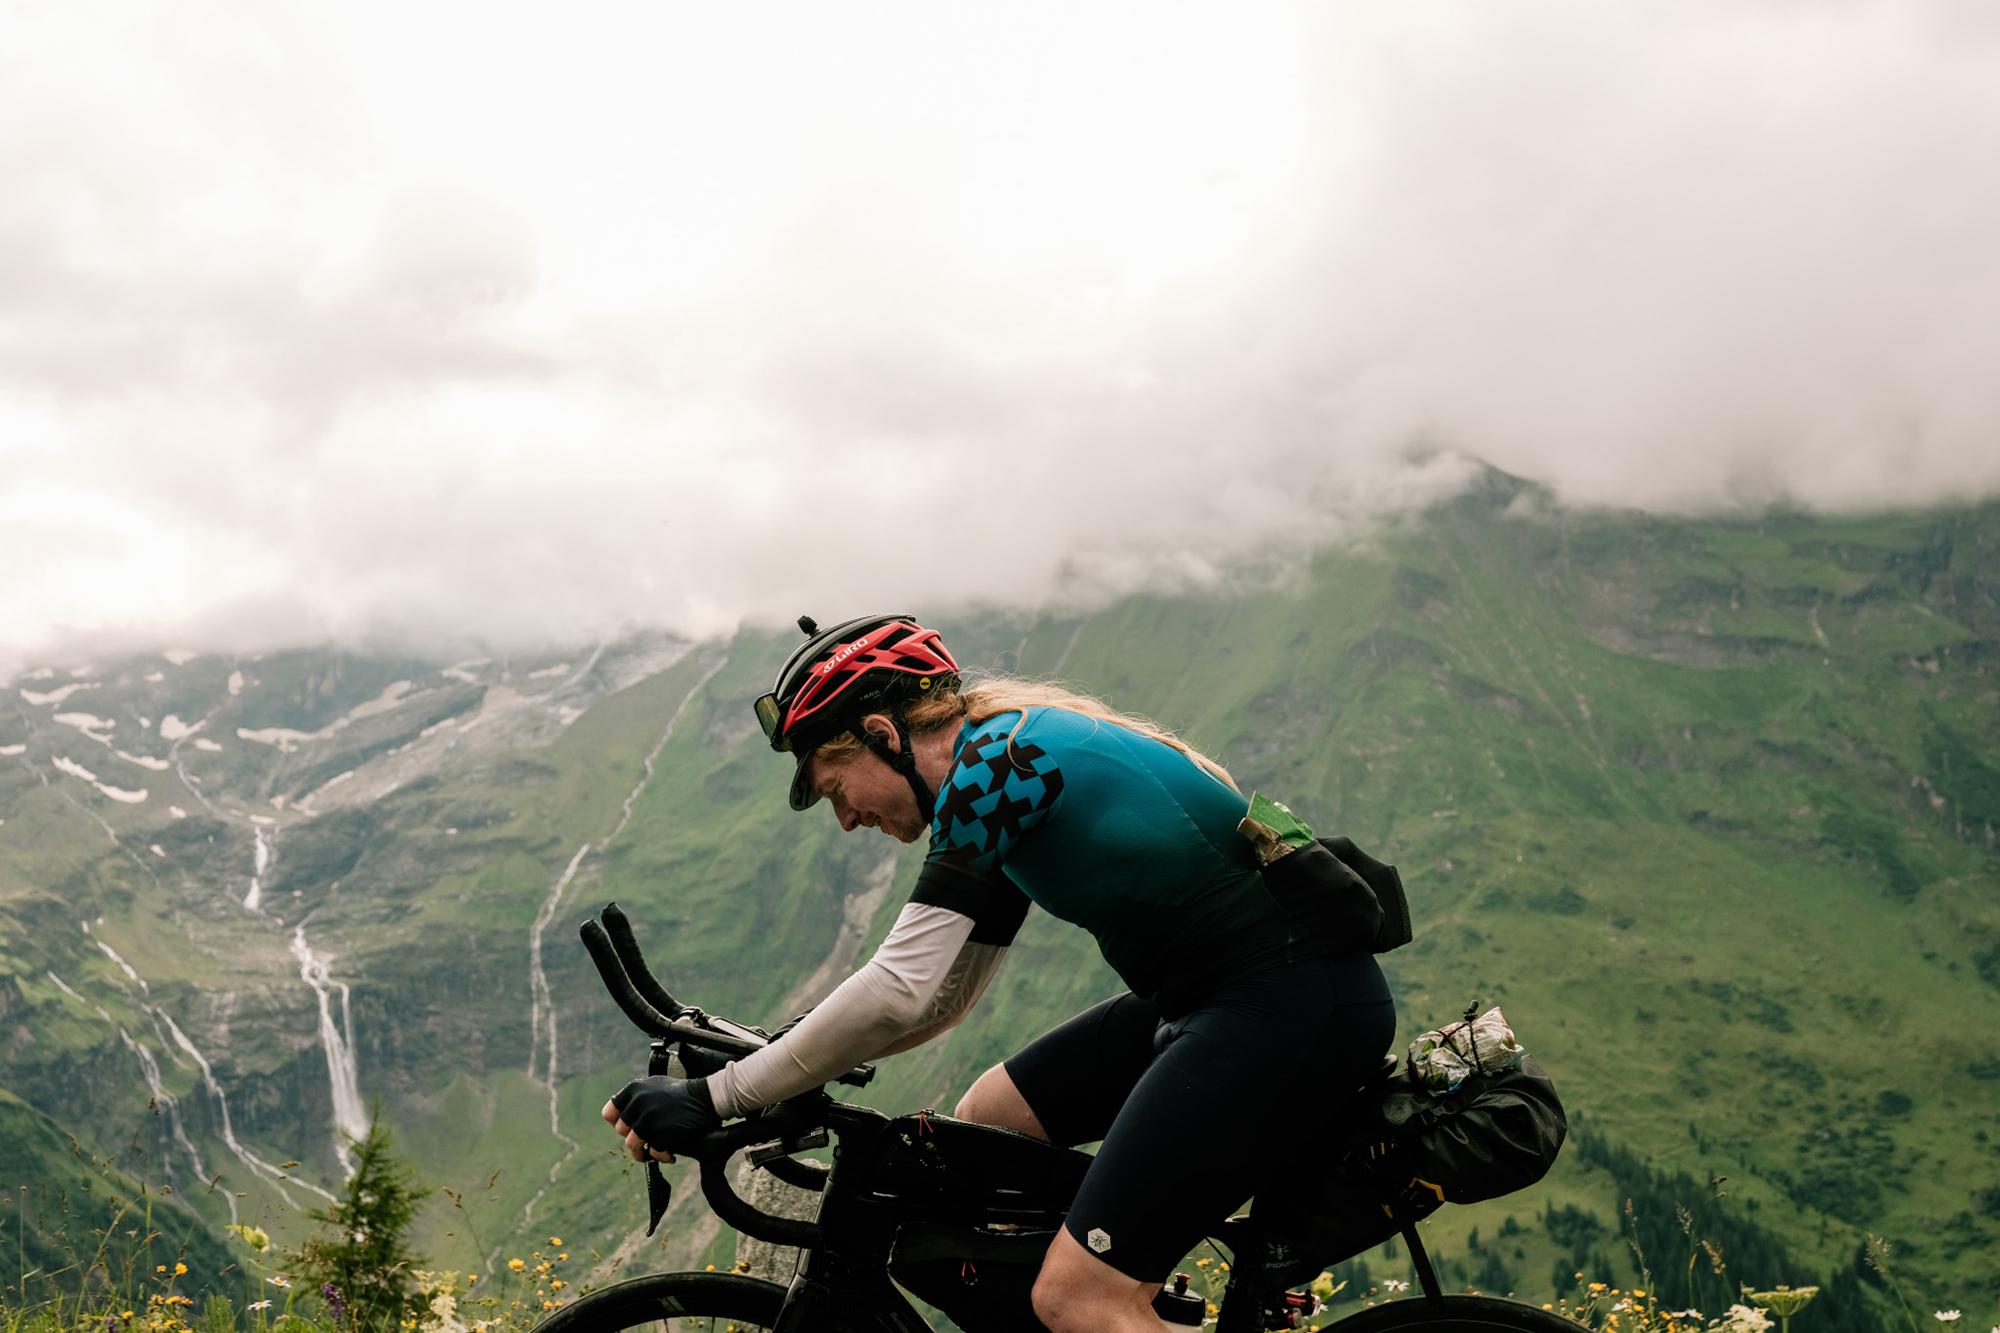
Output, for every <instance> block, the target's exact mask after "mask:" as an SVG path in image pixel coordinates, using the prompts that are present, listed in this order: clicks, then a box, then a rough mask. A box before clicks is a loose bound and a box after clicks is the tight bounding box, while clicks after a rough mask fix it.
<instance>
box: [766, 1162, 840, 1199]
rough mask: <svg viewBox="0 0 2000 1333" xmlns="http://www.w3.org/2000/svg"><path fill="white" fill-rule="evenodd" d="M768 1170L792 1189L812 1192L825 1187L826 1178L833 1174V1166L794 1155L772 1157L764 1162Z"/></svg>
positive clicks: (817, 1191) (815, 1192)
mask: <svg viewBox="0 0 2000 1333" xmlns="http://www.w3.org/2000/svg"><path fill="white" fill-rule="evenodd" d="M764 1170H766V1171H769V1172H770V1173H771V1174H772V1175H774V1176H776V1177H777V1178H778V1179H780V1180H782V1181H784V1182H785V1183H786V1184H787V1185H790V1186H791V1187H792V1188H793V1189H801V1190H811V1191H812V1192H813V1193H814V1194H817V1193H819V1192H820V1191H821V1190H824V1189H825V1188H826V1178H827V1177H828V1176H830V1175H832V1174H833V1168H832V1167H830V1166H822V1165H821V1164H820V1163H818V1162H802V1161H800V1160H799V1159H798V1158H796V1157H773V1158H772V1159H771V1160H770V1161H768V1162H766V1163H764Z"/></svg>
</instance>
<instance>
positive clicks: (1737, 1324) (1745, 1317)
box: [1708, 1305, 1771, 1333]
mask: <svg viewBox="0 0 2000 1333" xmlns="http://www.w3.org/2000/svg"><path fill="white" fill-rule="evenodd" d="M1708 1326H1709V1327H1710V1328H1712V1329H1714V1330H1715V1333H1764V1330H1765V1329H1767V1328H1769V1327H1771V1319H1770V1316H1768V1315H1766V1314H1765V1313H1764V1312H1763V1311H1762V1310H1755V1309H1752V1308H1751V1307H1749V1306H1747V1305H1732V1306H1730V1307H1729V1313H1728V1314H1726V1315H1724V1316H1722V1318H1720V1319H1711V1320H1710V1321H1709V1324H1708Z"/></svg>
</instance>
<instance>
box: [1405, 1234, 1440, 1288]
mask: <svg viewBox="0 0 2000 1333" xmlns="http://www.w3.org/2000/svg"><path fill="white" fill-rule="evenodd" d="M1403 1243H1404V1244H1405V1245H1407V1246H1409V1247H1410V1262H1411V1263H1413V1264H1415V1265H1416V1267H1417V1284H1418V1285H1419V1286H1421V1287H1422V1288H1423V1289H1424V1299H1425V1300H1431V1301H1441V1300H1443V1299H1444V1288H1442V1287H1440V1286H1439V1285H1438V1275H1437V1270H1436V1269H1435V1268H1432V1267H1431V1256H1430V1254H1429V1252H1428V1251H1426V1250H1425V1249H1424V1242H1423V1240H1422V1238H1421V1237H1419V1236H1418V1235H1417V1224H1416V1223H1415V1222H1410V1223H1409V1224H1408V1225H1406V1226H1405V1227H1404V1228H1403Z"/></svg>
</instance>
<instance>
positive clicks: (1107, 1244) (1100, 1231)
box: [1084, 1227, 1111, 1254]
mask: <svg viewBox="0 0 2000 1333" xmlns="http://www.w3.org/2000/svg"><path fill="white" fill-rule="evenodd" d="M1084 1243H1085V1244H1087V1245H1089V1246H1090V1249H1091V1252H1092V1253H1094V1254H1103V1253H1104V1252H1105V1251H1106V1250H1108V1249H1110V1248H1111V1235H1110V1233H1109V1232H1107V1231H1105V1229H1104V1228H1103V1227H1092V1228H1091V1229H1090V1234H1089V1235H1088V1236H1085V1237H1084Z"/></svg>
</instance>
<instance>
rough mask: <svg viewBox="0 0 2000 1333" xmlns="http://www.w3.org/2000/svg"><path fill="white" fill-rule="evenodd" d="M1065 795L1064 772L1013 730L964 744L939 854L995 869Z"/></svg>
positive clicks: (943, 806) (942, 813)
mask: <svg viewBox="0 0 2000 1333" xmlns="http://www.w3.org/2000/svg"><path fill="white" fill-rule="evenodd" d="M1062 791H1063V776H1062V770H1061V769H1060V768H1058V767H1057V766H1056V763H1055V761H1054V760H1053V759H1051V758H1049V755H1048V752H1047V751H1045V750H1043V749H1042V747H1041V746H1039V745H1035V744H1033V743H1029V744H1026V745H1017V744H1015V743H1014V739H1013V736H1012V735H1011V733H1009V732H1004V731H988V732H983V733H981V734H980V735H978V736H975V737H973V738H972V739H971V740H969V741H967V742H966V743H965V745H964V746H963V747H962V748H961V749H960V750H959V753H958V762H957V763H955V764H954V765H953V766H952V769H951V772H950V773H948V774H947V775H946V776H945V781H944V790H943V791H941V792H940V793H939V795H938V808H937V821H936V822H937V833H936V837H937V840H938V842H937V851H938V852H944V853H951V854H953V859H961V858H963V863H964V864H965V865H967V866H968V867H969V868H971V869H974V870H982V871H984V870H993V869H996V868H998V866H999V865H1000V863H1001V862H1002V861H1003V860H1005V858H1006V855H1007V852H1008V850H1009V849H1010V848H1012V847H1013V845H1014V844H1015V843H1017V842H1019V841H1020V839H1021V835H1022V834H1024V833H1026V832H1027V831H1028V830H1029V829H1031V828H1033V827H1034V826H1035V825H1036V824H1038V823H1040V822H1041V820H1042V819H1043V818H1044V817H1045V816H1047V814H1048V812H1049V811H1050V810H1051V809H1053V808H1054V806H1055V803H1056V801H1057V799H1058V798H1060V797H1061V796H1062Z"/></svg>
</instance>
